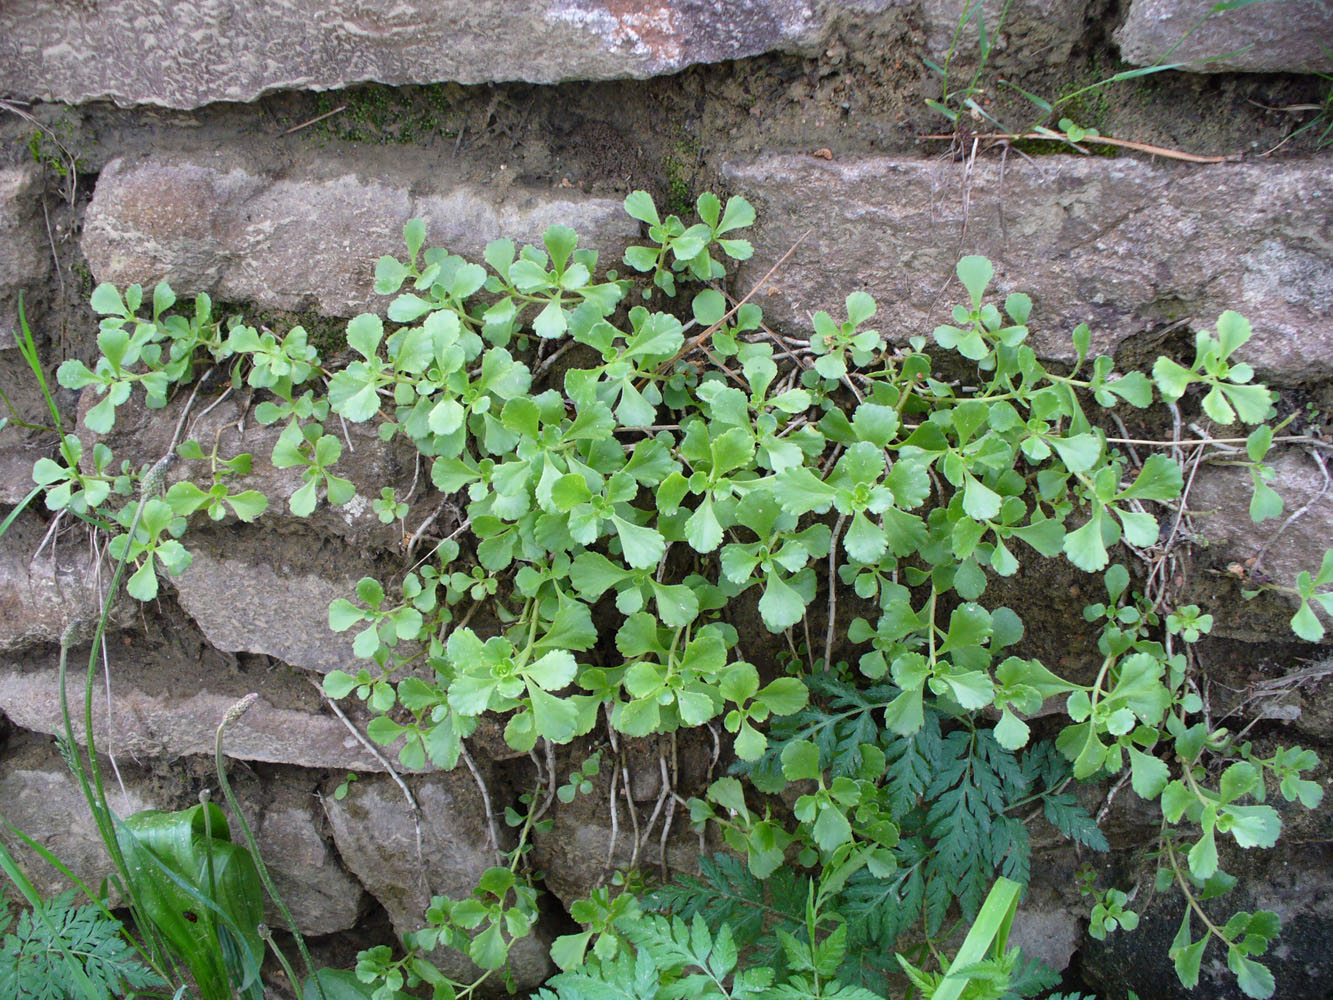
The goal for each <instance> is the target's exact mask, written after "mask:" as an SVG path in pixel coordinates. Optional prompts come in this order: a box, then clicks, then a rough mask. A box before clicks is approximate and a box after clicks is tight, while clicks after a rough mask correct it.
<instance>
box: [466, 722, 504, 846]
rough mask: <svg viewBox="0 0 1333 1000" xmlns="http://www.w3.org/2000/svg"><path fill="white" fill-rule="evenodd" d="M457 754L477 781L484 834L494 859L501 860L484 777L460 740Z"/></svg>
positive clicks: (489, 797)
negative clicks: (484, 815)
mask: <svg viewBox="0 0 1333 1000" xmlns="http://www.w3.org/2000/svg"><path fill="white" fill-rule="evenodd" d="M458 756H460V757H462V758H463V763H464V764H466V765H467V769H468V770H469V771H471V772H472V780H473V781H475V782H476V783H477V788H478V790H479V791H480V792H481V804H482V807H483V808H484V809H485V810H486V836H487V838H489V840H490V842H491V850H492V851H494V852H495V857H496V859H497V860H499V861H503V860H504V855H503V854H501V853H500V834H499V831H498V830H496V828H495V810H494V809H492V808H491V793H490V791H489V790H488V789H487V788H486V779H484V778H483V777H482V776H481V771H480V770H478V769H477V762H476V761H475V760H473V759H472V754H470V753H468V752H467V744H466V743H464V742H463V741H462V740H459V741H458Z"/></svg>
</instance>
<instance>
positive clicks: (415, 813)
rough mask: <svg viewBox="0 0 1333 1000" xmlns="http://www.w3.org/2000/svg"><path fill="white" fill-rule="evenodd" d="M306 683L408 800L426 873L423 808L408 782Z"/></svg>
mask: <svg viewBox="0 0 1333 1000" xmlns="http://www.w3.org/2000/svg"><path fill="white" fill-rule="evenodd" d="M306 682H307V683H308V684H309V685H310V686H311V687H312V688H314V689H315V690H316V691H318V692H319V696H320V698H322V699H323V701H324V704H326V705H328V706H329V708H331V709H332V710H333V714H334V715H336V716H337V717H338V719H339V720H340V721H341V722H342V724H343V725H344V726H346V727H347V731H348V732H349V733H351V734H352V738H353V739H355V740H356V741H357V742H358V743H360V744H361V746H362V747H364V748H365V750H366V752H367V753H369V754H370V755H371V756H372V757H374V758H375V760H377V761H379V764H380V767H382V768H384V771H385V773H386V774H388V775H389V777H390V778H392V779H393V782H394V784H396V785H397V786H398V790H399V791H400V792H402V793H403V798H405V799H407V805H408V807H409V808H410V809H411V810H412V822H413V824H414V825H415V826H416V833H417V861H418V862H420V865H421V867H420V868H419V869H418V871H419V872H424V871H425V851H424V850H422V847H421V807H420V806H418V805H417V800H416V798H415V797H414V796H413V795H412V789H410V788H408V787H407V782H405V781H404V780H403V779H402V778H401V777H400V776H399V774H398V772H397V771H396V770H395V769H394V766H393V765H392V764H390V763H389V761H388V759H387V758H386V757H385V756H384V755H383V754H382V753H380V751H379V748H378V747H376V746H375V744H374V743H371V742H370V740H368V739H366V737H365V736H363V735H362V734H361V730H359V729H357V728H356V724H355V723H354V722H352V720H351V719H349V718H348V717H347V713H345V712H344V711H343V710H342V708H341V707H340V706H339V705H338V703H337V702H336V701H334V700H333V699H332V698H330V697H329V696H328V695H327V694H326V693H325V692H324V689H323V688H322V687H321V686H320V685H319V683H318V682H317V681H316V680H315V679H314V678H313V677H307V678H306ZM422 877H423V879H424V877H425V876H424V875H423V876H422Z"/></svg>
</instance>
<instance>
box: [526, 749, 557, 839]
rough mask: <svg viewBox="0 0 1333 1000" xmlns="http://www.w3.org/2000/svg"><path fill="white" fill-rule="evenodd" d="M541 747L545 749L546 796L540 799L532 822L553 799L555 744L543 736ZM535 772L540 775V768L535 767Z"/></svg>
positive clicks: (544, 812) (543, 813)
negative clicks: (539, 804) (540, 803)
mask: <svg viewBox="0 0 1333 1000" xmlns="http://www.w3.org/2000/svg"><path fill="white" fill-rule="evenodd" d="M542 748H543V749H544V750H545V751H546V798H545V799H543V800H542V805H541V808H540V809H538V810H537V812H536V813H535V814H534V815H533V817H532V822H533V823H536V822H537V820H539V819H541V818H542V817H543V816H545V815H546V813H547V810H549V809H550V808H551V803H552V802H554V801H555V778H556V775H555V744H554V743H552V742H551V741H550V740H548V739H547V738H546V737H545V736H543V737H542ZM537 773H538V775H539V776H540V774H541V768H538V769H537Z"/></svg>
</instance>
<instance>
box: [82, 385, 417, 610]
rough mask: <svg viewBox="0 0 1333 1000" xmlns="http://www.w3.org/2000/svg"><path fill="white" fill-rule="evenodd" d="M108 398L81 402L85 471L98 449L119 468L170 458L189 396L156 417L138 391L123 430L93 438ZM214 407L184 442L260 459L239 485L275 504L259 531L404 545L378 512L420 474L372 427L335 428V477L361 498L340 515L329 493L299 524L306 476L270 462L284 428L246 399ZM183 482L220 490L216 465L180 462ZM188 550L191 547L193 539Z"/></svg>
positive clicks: (189, 427)
mask: <svg viewBox="0 0 1333 1000" xmlns="http://www.w3.org/2000/svg"><path fill="white" fill-rule="evenodd" d="M100 398H101V397H99V396H97V395H95V394H94V392H93V391H92V390H91V389H85V390H84V391H83V393H82V395H81V397H80V399H79V426H78V433H79V436H80V437H81V438H82V439H83V441H84V444H85V447H84V456H85V458H84V461H85V463H89V462H91V456H92V446H93V444H95V443H97V442H99V441H100V442H101V443H103V444H105V445H106V446H107V447H108V448H110V449H111V451H112V453H113V454H114V455H115V460H116V463H117V464H118V463H119V462H120V461H121V460H122V459H128V460H129V462H130V465H131V467H133V468H143V467H144V466H145V465H152V464H154V463H155V462H157V460H158V459H160V458H161V457H162V456H163V455H165V454H167V453H168V452H169V450H170V448H171V442H172V440H173V438H174V436H175V429H176V424H177V423H179V421H180V418H181V415H182V413H183V410H184V407H185V404H186V402H187V400H188V398H189V393H180V394H178V396H177V397H176V398H175V399H173V400H172V401H171V402H170V403H168V404H167V406H166V407H165V408H163V409H161V410H150V409H148V408H147V407H146V406H145V405H144V400H143V396H142V395H141V394H140V393H139V391H138V390H135V391H134V392H133V393H132V395H131V396H130V398H129V400H127V401H126V402H125V403H124V404H122V405H121V406H120V407H118V408H117V409H116V423H115V426H114V427H112V429H111V432H110V433H109V434H106V435H97V434H94V433H92V432H91V431H89V430H88V428H87V426H86V425H85V424H84V422H83V415H84V414H85V413H86V412H87V411H88V410H89V409H90V408H91V407H92V406H94V405H95V404H96V403H97V402H98V401H99V400H100ZM210 402H212V400H209V399H207V398H206V397H205V398H204V399H203V401H202V402H199V401H196V403H195V406H194V409H193V411H192V418H191V419H190V420H189V421H188V422H187V424H186V425H185V432H184V434H183V438H192V439H193V440H196V441H199V442H200V443H201V444H202V445H203V447H204V450H205V452H206V453H207V452H209V451H211V450H212V447H213V442H215V441H216V442H217V444H218V455H219V457H221V458H224V459H232V458H235V457H236V456H237V455H239V454H242V453H248V454H250V455H252V456H253V459H254V461H253V463H252V465H251V468H250V472H249V474H247V475H246V476H243V477H238V478H237V479H233V480H231V482H232V483H234V484H235V487H234V488H235V489H237V490H245V489H252V490H258V491H259V492H260V493H263V494H264V496H266V497H268V508H267V510H266V511H265V512H264V514H263V515H261V516H260V518H259V520H258V521H257V523H258V524H260V525H263V526H275V525H276V524H283V523H285V524H286V525H287V526H289V527H290V526H291V525H300V526H302V528H304V529H305V530H308V531H309V532H311V534H312V535H322V536H325V537H328V536H333V537H335V538H341V539H343V540H344V541H345V542H347V543H348V545H352V546H357V547H361V548H365V549H389V548H392V547H393V546H394V545H395V544H396V542H397V541H398V539H399V538H400V537H401V535H400V532H401V528H399V527H398V526H397V525H384V524H381V523H380V519H379V517H378V515H376V513H375V511H374V509H373V508H372V507H371V500H372V499H376V498H378V497H379V493H380V489H381V488H382V487H384V486H390V485H395V484H398V485H401V487H402V491H401V492H400V495H403V494H405V493H406V490H407V487H408V486H409V485H410V483H411V478H412V466H411V464H410V459H409V460H407V461H405V462H402V463H400V462H399V459H398V455H397V452H396V451H395V449H394V448H393V447H392V446H390V445H386V444H385V443H384V442H383V441H381V440H380V439H379V435H378V434H376V432H375V427H374V425H373V424H372V423H364V424H351V423H349V424H345V425H344V424H343V423H342V422H341V421H339V420H338V419H337V418H336V417H334V418H333V419H332V420H331V421H330V423H329V424H328V432H329V433H331V434H336V435H337V436H338V438H339V442H340V444H341V445H342V456H341V457H340V458H339V460H338V462H337V463H336V464H335V465H334V466H333V467H332V471H333V473H334V474H335V475H338V476H342V477H343V478H345V479H349V480H351V482H352V483H353V484H354V485H355V486H356V488H357V494H356V496H354V497H353V498H352V499H351V500H350V501H348V502H347V503H345V504H343V505H342V506H341V507H332V506H330V505H329V504H328V502H327V501H326V500H325V499H324V498H323V496H322V493H321V497H320V502H319V504H318V505H317V506H316V507H315V509H314V511H313V512H312V513H311V514H310V515H309V517H307V518H297V517H296V516H295V515H294V514H292V512H291V507H290V506H289V501H290V500H291V498H292V494H294V493H295V492H296V491H297V490H298V489H300V488H301V486H302V481H301V471H302V470H301V469H299V468H290V469H279V468H277V467H276V466H274V465H273V463H272V462H271V461H270V458H271V457H272V455H273V446H274V444H276V443H277V440H278V436H279V435H280V434H281V433H282V427H283V424H282V423H281V422H279V423H275V424H270V425H268V426H264V425H263V424H260V423H259V422H257V421H256V420H255V419H254V413H253V410H252V408H251V407H250V406H249V401H248V400H245V399H238V398H237V397H236V396H235V394H233V395H231V396H228V397H227V398H226V399H224V400H222V401H221V402H220V403H218V405H217V406H214V407H212V409H211V410H208V412H207V413H205V412H204V411H205V410H206V409H208V407H209V403H210ZM344 427H345V429H344ZM349 441H350V445H349ZM87 471H91V466H88V468H87ZM183 479H190V480H191V481H193V482H194V483H195V484H196V485H197V486H199V488H200V489H203V490H208V489H209V488H210V487H211V486H212V484H213V480H212V473H211V470H210V465H209V463H208V461H206V460H200V461H184V460H182V461H177V462H175V463H174V464H173V465H172V466H171V468H169V469H168V470H167V474H166V480H165V483H166V486H167V487H170V486H172V485H173V484H175V483H177V482H179V481H181V480H183ZM195 517H196V518H197V520H196V522H195V527H196V528H199V527H203V526H204V525H206V524H209V523H211V522H209V520H208V517H207V515H206V514H204V513H202V512H201V513H197V514H196V515H195ZM235 523H236V520H235V518H234V516H233V515H231V514H230V513H228V514H227V516H226V517H225V518H224V519H223V521H222V524H224V525H227V524H235ZM186 544H187V546H188V545H189V542H188V539H187V543H186ZM348 572H349V573H356V576H358V577H359V576H360V575H361V574H360V573H357V572H356V570H355V569H351V570H348ZM355 578H356V577H353V579H355ZM326 610H327V606H326Z"/></svg>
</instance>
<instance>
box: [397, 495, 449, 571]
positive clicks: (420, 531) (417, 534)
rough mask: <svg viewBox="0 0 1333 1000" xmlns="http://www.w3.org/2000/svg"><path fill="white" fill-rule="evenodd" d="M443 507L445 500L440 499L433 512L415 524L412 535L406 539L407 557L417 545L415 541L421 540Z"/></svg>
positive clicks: (410, 556) (410, 555)
mask: <svg viewBox="0 0 1333 1000" xmlns="http://www.w3.org/2000/svg"><path fill="white" fill-rule="evenodd" d="M444 508H445V501H443V500H441V501H440V505H439V506H438V507H436V508H435V513H433V514H431V516H430V517H428V518H426V520H424V521H422V522H421V524H419V525H418V526H417V530H416V531H414V532H412V537H411V538H409V539H408V541H407V552H406V556H407V558H408V559H411V558H412V551H413V550H414V549H415V548H416V547H417V542H419V541H421V536H422V535H424V534H425V533H426V532H427V531H429V530H430V528H431V525H433V524H434V523H435V519H436V518H438V517H439V516H440V515H441V514H442V513H444Z"/></svg>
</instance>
